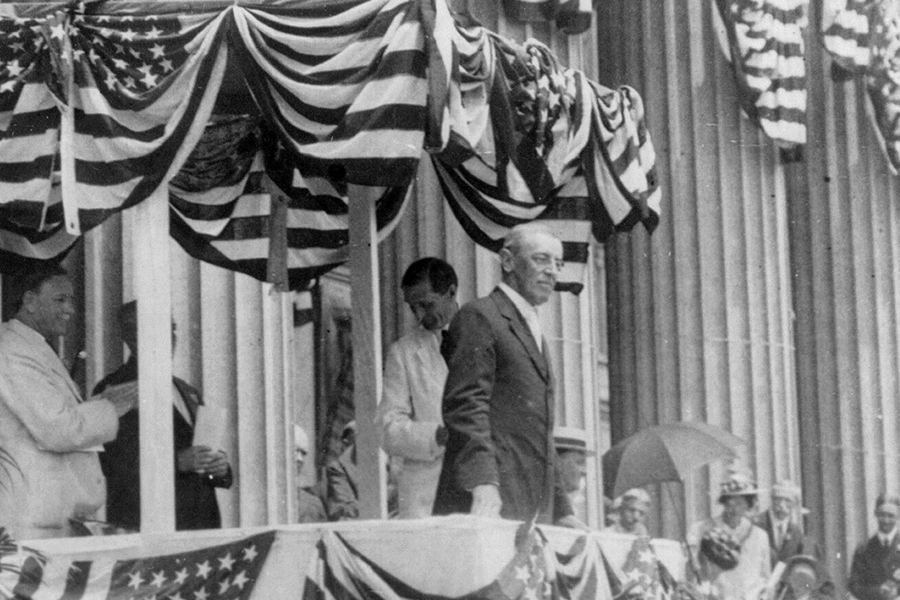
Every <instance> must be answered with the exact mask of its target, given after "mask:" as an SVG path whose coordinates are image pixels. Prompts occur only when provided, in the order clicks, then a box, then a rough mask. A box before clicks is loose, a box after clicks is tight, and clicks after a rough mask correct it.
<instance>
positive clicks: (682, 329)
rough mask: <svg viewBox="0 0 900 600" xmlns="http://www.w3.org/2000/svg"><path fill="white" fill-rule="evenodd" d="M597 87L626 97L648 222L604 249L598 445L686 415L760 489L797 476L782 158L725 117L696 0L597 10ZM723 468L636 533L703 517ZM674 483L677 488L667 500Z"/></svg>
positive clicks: (730, 105)
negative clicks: (656, 191)
mask: <svg viewBox="0 0 900 600" xmlns="http://www.w3.org/2000/svg"><path fill="white" fill-rule="evenodd" d="M597 21H598V23H599V26H598V27H599V44H598V46H599V69H600V76H599V81H600V82H601V83H603V84H604V85H607V86H610V87H613V86H618V85H622V84H627V85H630V86H632V87H634V88H636V89H637V90H638V91H639V92H640V93H641V95H642V97H643V99H644V102H645V105H646V114H647V120H648V126H649V129H650V132H651V135H652V136H653V141H654V144H655V146H656V152H657V165H658V169H659V176H660V182H661V184H662V188H663V196H664V202H663V207H662V215H661V222H660V226H659V227H658V229H657V230H656V232H655V233H653V235H652V236H650V235H647V234H646V233H645V232H644V231H642V230H641V231H634V232H632V233H631V234H628V235H619V236H616V237H615V238H613V239H612V240H610V241H609V242H608V243H607V245H606V252H607V263H606V265H607V273H608V275H607V282H608V295H607V299H608V320H609V361H610V428H611V435H612V442H613V443H615V442H616V441H618V440H620V439H622V438H624V437H626V436H628V435H630V434H632V433H634V432H635V431H637V430H639V429H641V428H644V427H647V426H651V425H655V424H660V423H667V422H673V421H680V420H699V421H705V422H708V423H710V424H713V425H718V426H721V427H723V428H725V429H728V430H730V431H732V432H733V433H734V434H736V435H738V436H740V437H742V438H743V439H745V440H746V442H747V443H746V447H745V449H744V451H743V453H742V457H741V461H742V462H743V463H744V464H745V465H746V466H748V467H750V468H751V469H752V470H753V471H754V474H755V476H756V478H757V480H758V481H759V483H760V485H762V486H766V487H767V486H769V485H770V484H771V483H772V482H773V481H774V480H776V479H779V478H785V477H791V478H795V479H796V478H798V475H799V469H798V467H799V463H798V452H797V423H796V418H795V415H796V410H795V402H796V399H795V392H794V364H793V348H792V346H791V319H790V316H791V312H790V298H791V296H790V293H791V292H790V280H789V276H788V243H787V223H786V197H785V193H784V185H783V181H782V180H783V176H784V175H783V167H781V165H780V164H779V162H778V160H777V154H776V151H775V150H774V149H773V147H772V144H771V143H770V142H769V141H768V140H766V139H764V138H763V136H762V134H761V133H760V132H759V131H757V129H756V128H754V127H753V126H752V125H751V124H750V123H749V122H748V121H747V119H746V118H745V117H743V116H742V115H741V113H740V105H739V102H738V99H737V96H736V89H735V86H734V82H733V79H732V75H731V72H730V67H729V64H728V63H727V62H726V61H725V59H724V57H723V56H722V54H721V51H720V49H719V47H718V46H717V39H716V33H715V23H714V21H713V15H712V9H711V3H700V2H693V1H688V0H664V1H662V2H660V1H653V2H650V1H643V2H634V1H633V0H624V1H617V0H614V1H611V2H604V3H601V4H600V6H599V8H598V19H597ZM726 466H727V465H725V464H724V461H723V462H721V463H719V464H716V465H714V466H713V467H712V470H711V471H709V472H707V471H706V470H699V471H697V472H696V474H694V475H691V476H690V477H688V478H687V480H686V481H685V486H681V485H679V484H677V483H676V484H666V485H664V486H661V487H660V488H659V489H658V490H654V491H655V492H656V494H657V496H656V500H657V502H655V505H656V507H657V509H656V511H655V512H654V514H653V515H652V519H651V520H652V521H656V523H651V525H652V526H651V530H654V533H656V534H660V535H665V536H667V537H679V536H680V535H682V533H683V531H684V528H685V527H686V526H689V525H690V523H691V522H692V521H694V520H697V519H700V518H704V517H706V516H709V515H710V514H715V513H716V512H717V511H718V507H717V506H716V505H715V500H716V498H717V496H718V481H719V479H720V477H721V476H722V474H723V472H724V469H725V468H726ZM682 492H684V493H682Z"/></svg>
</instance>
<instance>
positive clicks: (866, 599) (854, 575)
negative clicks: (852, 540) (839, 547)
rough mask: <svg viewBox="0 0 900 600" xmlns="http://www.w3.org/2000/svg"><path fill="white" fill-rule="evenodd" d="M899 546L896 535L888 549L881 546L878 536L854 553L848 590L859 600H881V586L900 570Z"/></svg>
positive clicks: (874, 536)
mask: <svg viewBox="0 0 900 600" xmlns="http://www.w3.org/2000/svg"><path fill="white" fill-rule="evenodd" d="M898 546H900V535H895V536H894V537H893V538H892V539H891V543H890V544H889V545H888V546H887V547H884V546H882V545H881V542H880V541H879V540H878V536H877V535H873V536H872V537H871V538H869V540H868V541H867V542H865V543H864V544H862V545H860V546H859V547H858V548H857V549H856V551H855V552H854V553H853V562H852V563H851V565H850V579H849V581H848V582H847V589H848V590H850V593H851V594H853V595H854V596H856V597H857V598H858V600H881V595H880V594H879V592H878V588H879V586H881V584H882V583H884V582H885V581H888V580H890V578H891V574H892V573H893V572H894V571H895V570H896V569H898V568H900V547H898Z"/></svg>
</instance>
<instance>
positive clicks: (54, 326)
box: [23, 275, 75, 340]
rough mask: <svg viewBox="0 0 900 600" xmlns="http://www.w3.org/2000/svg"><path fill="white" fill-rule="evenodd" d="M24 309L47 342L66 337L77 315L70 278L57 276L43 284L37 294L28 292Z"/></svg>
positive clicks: (24, 301)
mask: <svg viewBox="0 0 900 600" xmlns="http://www.w3.org/2000/svg"><path fill="white" fill-rule="evenodd" d="M23 308H24V309H25V310H26V311H27V312H28V313H29V315H30V318H31V320H32V326H33V328H34V329H35V330H36V331H37V332H38V333H40V334H41V335H42V336H44V338H46V339H47V340H53V339H55V338H57V337H59V336H61V335H65V334H66V331H67V330H68V329H69V321H70V320H71V318H72V315H74V314H75V295H74V292H73V288H72V282H71V281H69V278H68V277H65V276H63V275H57V276H55V277H51V278H50V279H48V280H47V281H45V282H44V283H42V284H41V287H40V288H39V289H38V290H37V291H36V292H35V291H31V292H26V293H25V297H24V298H23Z"/></svg>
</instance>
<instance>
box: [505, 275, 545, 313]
mask: <svg viewBox="0 0 900 600" xmlns="http://www.w3.org/2000/svg"><path fill="white" fill-rule="evenodd" d="M497 287H499V288H500V289H501V290H503V293H504V294H506V295H507V296H509V299H510V300H512V303H513V304H514V305H515V307H516V308H517V309H519V312H520V313H522V316H523V317H525V318H526V319H529V318H531V316H532V315H534V316H537V314H538V312H537V307H535V306H534V305H532V304H531V303H530V302H529V301H528V300H526V299H525V296H523V295H522V294H520V293H519V292H517V291H516V290H514V289H513V288H512V287H511V286H510V285H509V284H508V283H505V282H503V281H501V282H500V283H498V284H497Z"/></svg>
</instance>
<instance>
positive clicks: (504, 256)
mask: <svg viewBox="0 0 900 600" xmlns="http://www.w3.org/2000/svg"><path fill="white" fill-rule="evenodd" d="M515 258H516V257H515V256H514V255H513V253H512V251H511V250H510V249H509V248H501V249H500V267H501V268H502V269H503V271H504V272H505V273H508V272H510V271H512V270H513V266H514V265H513V261H514V260H515Z"/></svg>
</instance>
